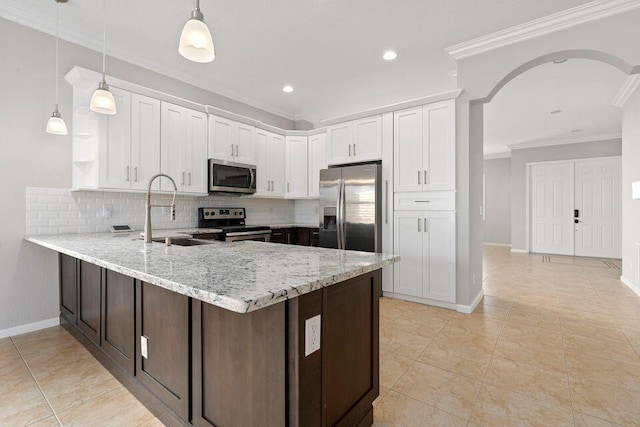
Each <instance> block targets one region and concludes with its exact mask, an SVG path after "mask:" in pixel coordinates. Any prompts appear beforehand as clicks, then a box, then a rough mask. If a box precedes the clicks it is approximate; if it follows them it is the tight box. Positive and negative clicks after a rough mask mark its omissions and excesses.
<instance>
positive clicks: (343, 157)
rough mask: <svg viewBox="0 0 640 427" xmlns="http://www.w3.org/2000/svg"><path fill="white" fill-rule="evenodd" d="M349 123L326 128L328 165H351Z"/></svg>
mask: <svg viewBox="0 0 640 427" xmlns="http://www.w3.org/2000/svg"><path fill="white" fill-rule="evenodd" d="M351 131H352V126H351V122H347V123H341V124H339V125H333V126H329V127H328V128H327V160H328V163H329V164H330V165H340V164H344V163H351Z"/></svg>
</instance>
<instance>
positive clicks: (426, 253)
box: [393, 210, 456, 304]
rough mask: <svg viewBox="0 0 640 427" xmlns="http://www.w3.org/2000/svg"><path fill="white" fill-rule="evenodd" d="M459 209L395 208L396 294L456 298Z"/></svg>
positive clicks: (451, 299)
mask: <svg viewBox="0 0 640 427" xmlns="http://www.w3.org/2000/svg"><path fill="white" fill-rule="evenodd" d="M455 241H456V213H455V212H452V211H424V210H422V211H421V210H416V211H396V212H395V214H394V252H395V254H396V255H399V256H400V260H401V261H400V262H399V263H398V264H396V265H395V266H394V289H393V292H394V293H395V294H401V295H407V296H411V297H415V298H422V299H427V300H433V301H439V302H444V303H451V304H453V303H455V302H456V246H455Z"/></svg>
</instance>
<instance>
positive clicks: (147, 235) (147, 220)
mask: <svg viewBox="0 0 640 427" xmlns="http://www.w3.org/2000/svg"><path fill="white" fill-rule="evenodd" d="M161 176H164V177H165V178H169V181H171V183H172V184H173V201H172V202H171V204H170V205H152V204H151V185H152V184H153V181H155V179H156V178H160V177H161ZM177 192H178V186H177V185H176V182H175V181H174V180H173V178H171V177H170V176H169V175H167V174H164V173H159V174H157V175H154V176H152V177H151V179H150V180H149V187H148V189H147V202H146V204H145V205H144V207H145V215H144V242H145V243H151V242H152V238H153V237H152V236H151V208H171V220H172V221H175V220H176V193H177Z"/></svg>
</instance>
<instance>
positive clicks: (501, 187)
mask: <svg viewBox="0 0 640 427" xmlns="http://www.w3.org/2000/svg"><path fill="white" fill-rule="evenodd" d="M484 176H485V205H484V209H485V220H484V230H483V242H484V243H499V244H503V245H509V244H511V159H510V158H506V159H492V160H485V161H484Z"/></svg>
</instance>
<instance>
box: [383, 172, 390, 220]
mask: <svg viewBox="0 0 640 427" xmlns="http://www.w3.org/2000/svg"><path fill="white" fill-rule="evenodd" d="M384 223H385V224H389V180H386V181H385V182H384Z"/></svg>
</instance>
